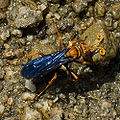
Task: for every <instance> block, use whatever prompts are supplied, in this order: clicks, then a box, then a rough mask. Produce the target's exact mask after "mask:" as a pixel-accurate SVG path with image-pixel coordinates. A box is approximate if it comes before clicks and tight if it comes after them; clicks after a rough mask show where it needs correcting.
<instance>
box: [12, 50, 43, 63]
mask: <svg viewBox="0 0 120 120" xmlns="http://www.w3.org/2000/svg"><path fill="white" fill-rule="evenodd" d="M36 54H39V55H41V56H44V54H43V53H42V52H39V51H38V52H35V53H31V54H29V55H27V56H25V57H23V58H22V59H20V60H18V61H17V62H10V64H13V65H16V64H18V63H20V62H21V61H23V60H25V59H27V58H29V57H32V56H34V55H36Z"/></svg>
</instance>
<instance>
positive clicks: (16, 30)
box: [0, 0, 120, 120]
mask: <svg viewBox="0 0 120 120" xmlns="http://www.w3.org/2000/svg"><path fill="white" fill-rule="evenodd" d="M0 9H1V11H0V120H120V57H119V56H120V50H119V41H120V0H114V1H113V0H1V1H0ZM53 20H55V21H56V25H57V27H58V30H59V32H60V33H61V36H62V40H63V44H62V47H63V48H66V47H67V46H68V44H69V42H70V41H73V40H77V39H85V38H86V39H85V44H86V45H90V44H93V43H95V42H97V41H98V39H97V34H99V33H100V34H102V35H103V37H104V40H103V41H102V42H101V44H100V47H102V48H104V49H105V50H106V54H105V55H104V56H101V55H100V53H99V51H94V54H93V55H92V57H91V54H88V58H89V57H90V58H91V59H90V60H92V62H93V65H91V66H89V65H82V64H81V63H79V62H77V63H76V62H72V63H69V64H68V66H69V68H70V69H71V70H73V71H74V73H76V74H77V75H78V77H79V81H78V82H77V83H76V84H75V83H74V78H73V77H72V76H71V75H70V74H69V72H68V71H67V70H66V69H64V68H63V67H62V68H60V69H58V70H57V72H58V77H57V79H56V80H55V81H54V83H53V84H52V85H51V86H50V87H49V89H47V90H46V91H45V92H44V94H42V96H40V98H39V99H38V100H35V96H36V95H37V94H38V93H39V92H40V91H41V90H43V89H44V87H45V86H46V85H47V83H48V82H49V80H50V79H51V78H52V77H53V75H54V72H55V71H53V72H52V73H48V74H47V75H45V76H43V77H41V76H40V77H37V78H34V79H25V78H23V77H22V76H21V75H20V71H21V69H22V68H23V66H24V65H25V64H26V63H27V62H28V61H30V60H33V59H35V58H37V57H39V55H36V56H33V57H31V58H29V59H26V60H24V61H22V62H20V63H19V64H16V65H13V64H11V63H15V62H16V61H18V60H20V59H21V58H22V57H24V56H26V55H28V54H30V53H34V52H36V51H41V52H43V53H44V54H50V53H53V52H55V51H58V50H59V39H58V36H57V34H56V31H55V27H54V24H53ZM86 36H87V37H86ZM88 58H87V60H88Z"/></svg>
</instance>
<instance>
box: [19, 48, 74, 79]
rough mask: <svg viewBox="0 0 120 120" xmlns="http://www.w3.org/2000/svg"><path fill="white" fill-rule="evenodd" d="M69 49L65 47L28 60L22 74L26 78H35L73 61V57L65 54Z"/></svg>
mask: <svg viewBox="0 0 120 120" xmlns="http://www.w3.org/2000/svg"><path fill="white" fill-rule="evenodd" d="M68 50H69V49H63V50H61V51H58V52H55V53H52V54H49V55H45V56H43V57H39V58H37V59H35V60H32V61H30V62H28V63H27V64H26V65H25V66H24V67H23V69H22V70H21V75H22V76H23V77H25V78H34V77H37V76H40V75H44V74H46V73H48V72H50V71H52V70H54V69H56V68H58V67H60V66H61V65H63V64H65V63H67V62H70V61H72V57H69V56H64V55H65V54H66V53H67V52H68Z"/></svg>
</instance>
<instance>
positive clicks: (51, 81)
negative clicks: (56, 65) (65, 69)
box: [35, 72, 57, 100]
mask: <svg viewBox="0 0 120 120" xmlns="http://www.w3.org/2000/svg"><path fill="white" fill-rule="evenodd" d="M56 78H57V72H56V73H55V74H54V77H53V78H52V79H51V80H50V81H49V83H48V85H47V86H46V87H45V89H44V90H43V91H42V92H40V93H39V95H37V96H36V97H35V99H36V100H37V99H38V98H39V97H40V96H41V94H42V93H43V92H45V90H46V89H47V88H48V87H49V86H50V85H51V84H52V83H53V82H54V80H55V79H56Z"/></svg>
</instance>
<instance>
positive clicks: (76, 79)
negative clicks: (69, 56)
mask: <svg viewBox="0 0 120 120" xmlns="http://www.w3.org/2000/svg"><path fill="white" fill-rule="evenodd" d="M64 66H65V67H66V69H67V70H68V71H69V73H70V74H71V75H72V76H73V77H74V79H75V82H77V81H78V80H79V78H78V76H77V75H76V74H75V73H74V72H72V71H71V70H70V69H69V68H68V66H67V65H64Z"/></svg>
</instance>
